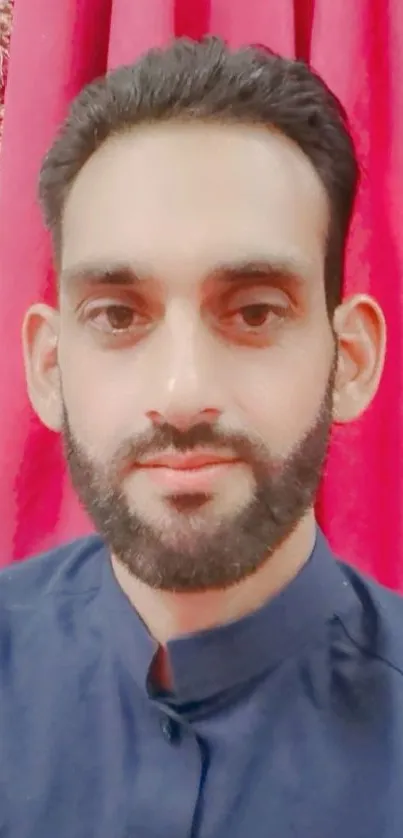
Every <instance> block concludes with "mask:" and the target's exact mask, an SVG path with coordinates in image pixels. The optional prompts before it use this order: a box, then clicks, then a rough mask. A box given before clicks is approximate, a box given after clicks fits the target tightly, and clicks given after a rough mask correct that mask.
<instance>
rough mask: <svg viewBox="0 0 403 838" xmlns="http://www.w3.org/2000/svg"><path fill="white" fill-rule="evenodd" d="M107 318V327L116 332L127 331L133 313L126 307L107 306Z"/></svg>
mask: <svg viewBox="0 0 403 838" xmlns="http://www.w3.org/2000/svg"><path fill="white" fill-rule="evenodd" d="M107 316H108V320H109V325H110V326H111V328H112V329H113V330H114V331H117V332H119V331H123V330H124V329H129V328H130V326H131V325H132V322H133V312H132V310H131V309H130V308H128V307H127V306H109V307H108V311H107Z"/></svg>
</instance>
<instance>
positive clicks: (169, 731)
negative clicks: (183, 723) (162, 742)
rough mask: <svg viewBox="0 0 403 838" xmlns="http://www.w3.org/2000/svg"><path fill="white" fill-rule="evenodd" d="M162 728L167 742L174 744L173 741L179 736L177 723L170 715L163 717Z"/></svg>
mask: <svg viewBox="0 0 403 838" xmlns="http://www.w3.org/2000/svg"><path fill="white" fill-rule="evenodd" d="M161 730H162V734H163V736H164V737H165V739H166V740H167V742H169V743H170V744H172V742H174V741H175V739H176V738H177V735H178V727H177V724H176V722H174V720H173V719H171V718H170V717H169V716H164V718H162V719H161Z"/></svg>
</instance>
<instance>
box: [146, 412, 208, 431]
mask: <svg viewBox="0 0 403 838" xmlns="http://www.w3.org/2000/svg"><path fill="white" fill-rule="evenodd" d="M219 415H220V411H219V410H217V409H216V408H213V407H211V408H210V407H206V408H204V409H203V410H198V411H193V412H189V411H182V412H178V411H176V412H172V411H165V415H164V414H163V413H159V411H157V410H149V411H148V413H147V418H148V419H150V421H151V422H152V423H153V424H154V425H157V426H158V425H165V424H166V423H167V424H169V425H171V426H172V427H174V428H176V429H177V430H178V431H188V430H189V428H192V427H193V426H194V425H200V424H202V423H204V424H205V423H207V424H209V425H214V423H215V422H216V421H217V419H218V417H219Z"/></svg>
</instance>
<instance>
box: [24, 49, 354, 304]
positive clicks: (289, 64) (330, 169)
mask: <svg viewBox="0 0 403 838" xmlns="http://www.w3.org/2000/svg"><path fill="white" fill-rule="evenodd" d="M175 119H181V120H183V119H191V120H197V119H200V120H203V121H206V120H210V121H216V122H217V121H218V122H225V123H228V122H238V123H242V124H258V125H265V126H267V127H268V128H270V127H274V128H275V129H276V130H279V131H281V132H282V133H283V134H284V135H285V136H287V137H289V138H290V139H291V140H293V141H294V142H295V143H297V145H298V146H299V147H300V148H301V149H302V151H303V152H304V154H306V156H307V157H308V158H309V159H310V161H311V162H312V164H313V166H314V167H315V169H316V171H317V173H318V175H319V177H320V178H321V180H322V183H323V185H324V187H325V189H326V192H327V195H328V199H329V208H330V223H329V232H328V241H327V250H326V258H325V283H326V300H327V308H328V311H329V313H330V314H332V313H333V312H334V309H335V308H336V306H337V305H338V304H339V302H340V300H341V297H342V286H343V269H344V253H345V244H346V239H347V234H348V230H349V225H350V220H351V215H352V210H353V205H354V199H355V195H356V191H357V183H358V165H357V158H356V154H355V149H354V144H353V141H352V138H351V134H350V131H349V127H348V122H347V117H346V113H345V110H344V108H343V107H342V105H341V104H340V102H339V100H338V99H337V98H336V96H334V94H333V93H332V92H331V91H330V90H329V88H328V87H327V86H326V84H325V83H324V82H323V81H322V79H321V78H320V77H319V76H318V75H317V74H316V73H314V72H313V71H312V70H311V69H310V68H309V67H308V66H307V65H306V64H305V63H303V62H301V61H293V60H290V59H287V58H283V57H281V56H279V55H277V54H275V53H273V52H271V51H270V50H268V49H266V48H265V47H261V46H247V47H244V48H242V49H238V50H234V51H231V50H230V49H229V48H228V47H227V46H226V44H225V42H223V41H222V40H221V39H219V38H216V37H211V36H210V37H207V38H204V39H203V40H202V41H200V42H198V41H192V40H190V39H187V38H178V39H176V40H174V41H173V42H172V43H171V44H169V45H168V46H167V47H166V48H163V49H152V50H150V51H149V52H147V53H146V54H145V55H144V56H143V57H141V58H140V59H139V60H138V61H136V62H135V63H134V64H132V65H129V66H123V67H119V68H118V69H116V70H114V71H112V72H110V73H108V74H107V75H106V76H104V77H102V78H100V79H97V80H95V81H94V82H92V83H91V84H89V85H87V86H86V87H85V88H84V89H83V90H82V91H81V93H80V94H79V95H78V96H77V98H76V99H75V100H74V101H73V103H72V106H71V109H70V112H69V115H68V117H67V119H66V120H65V122H64V123H63V125H62V126H61V129H60V131H59V133H58V136H57V137H56V139H55V141H54V144H53V145H52V147H51V149H50V150H49V152H48V154H47V155H46V157H45V159H44V161H43V164H42V168H41V174H40V183H39V197H40V202H41V205H42V209H43V212H44V217H45V222H46V224H47V226H48V228H49V230H50V231H51V234H52V239H53V246H54V252H55V258H56V263H58V261H59V257H60V250H61V228H62V215H63V207H64V203H65V200H66V197H67V194H68V191H69V188H70V187H71V185H72V183H73V181H74V179H75V177H76V175H77V174H78V172H79V171H80V169H81V168H82V166H83V165H84V164H85V163H86V161H87V160H88V159H89V158H90V157H91V155H92V154H93V153H94V152H95V151H96V150H97V149H98V148H99V147H100V146H101V145H102V143H103V142H105V140H107V138H108V137H110V136H112V135H114V134H119V133H122V132H125V131H128V130H131V129H132V128H133V126H135V125H139V124H141V123H151V122H158V121H168V120H175Z"/></svg>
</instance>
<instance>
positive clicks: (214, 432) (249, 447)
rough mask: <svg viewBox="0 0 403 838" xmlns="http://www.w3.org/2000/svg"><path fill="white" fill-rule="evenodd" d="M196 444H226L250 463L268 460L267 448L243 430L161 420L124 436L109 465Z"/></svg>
mask: <svg viewBox="0 0 403 838" xmlns="http://www.w3.org/2000/svg"><path fill="white" fill-rule="evenodd" d="M197 448H210V449H211V448H212V449H222V448H226V449H228V448H229V449H231V451H233V452H234V454H235V455H236V456H237V457H239V459H242V460H246V461H247V462H250V463H252V464H253V463H255V464H257V463H261V462H262V460H264V461H267V460H268V451H267V448H266V447H265V446H264V445H263V443H259V442H257V441H254V440H251V439H250V438H249V437H247V436H246V435H245V434H239V433H238V434H236V433H230V432H229V431H224V430H220V429H218V428H217V427H214V426H212V425H210V424H208V423H200V424H198V425H193V426H192V427H191V428H189V429H188V430H186V431H179V430H178V429H177V428H175V427H174V426H172V425H169V424H168V423H164V424H162V425H159V426H158V428H152V429H150V430H149V431H145V432H144V433H142V434H138V435H136V436H135V437H131V438H130V439H128V440H125V442H123V443H122V445H121V446H119V449H118V451H117V452H116V454H115V457H114V458H113V467H114V470H115V469H117V470H119V471H120V470H121V469H122V468H123V469H124V468H125V466H126V467H127V466H130V465H131V464H132V463H133V462H134V461H136V460H140V459H142V458H143V457H152V456H154V455H155V454H160V453H162V452H165V451H167V449H169V450H174V451H176V452H178V453H181V454H182V453H188V452H190V451H192V450H194V449H197Z"/></svg>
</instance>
